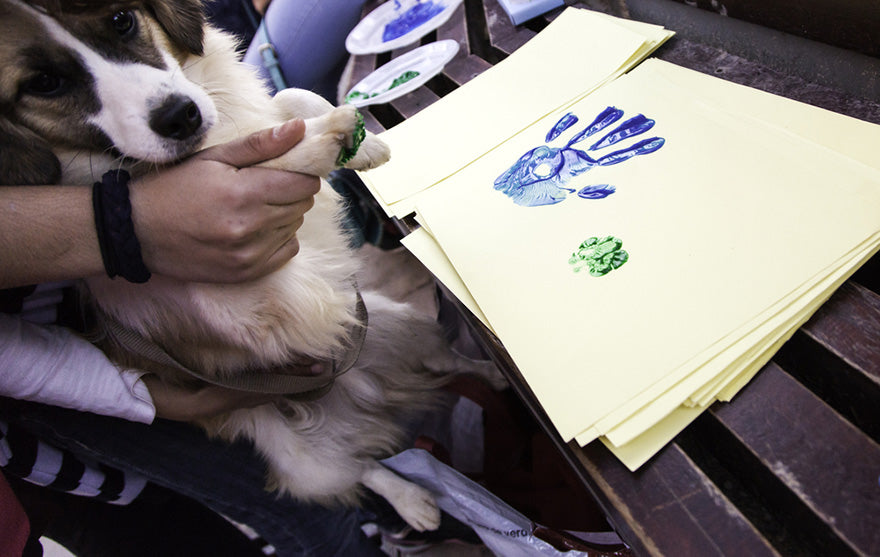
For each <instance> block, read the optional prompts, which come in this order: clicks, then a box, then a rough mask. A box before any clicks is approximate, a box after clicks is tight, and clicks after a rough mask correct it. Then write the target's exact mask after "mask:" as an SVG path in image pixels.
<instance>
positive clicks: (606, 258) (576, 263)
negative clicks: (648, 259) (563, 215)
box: [568, 236, 629, 277]
mask: <svg viewBox="0 0 880 557" xmlns="http://www.w3.org/2000/svg"><path fill="white" fill-rule="evenodd" d="M622 248H623V240H621V239H620V238H615V237H614V236H606V237H604V238H602V239H599V238H597V237H595V236H594V237H592V238H589V239H587V240H585V241H584V242H583V243H581V245H580V246H578V249H577V251H575V252H574V253H572V254H571V257H570V258H569V259H568V263H569V265H571V266H572V270H573V271H574V272H575V273H579V272H581V271H585V270H589V272H590V274H591V275H592V276H594V277H601V276H604V275H607V274H608V273H610V272H611V271H613V270H614V269H617V268H619V267H620V266H621V265H623V264H624V263H626V262H627V260H629V254H628V253H627V252H626V251H625V250H624V249H622Z"/></svg>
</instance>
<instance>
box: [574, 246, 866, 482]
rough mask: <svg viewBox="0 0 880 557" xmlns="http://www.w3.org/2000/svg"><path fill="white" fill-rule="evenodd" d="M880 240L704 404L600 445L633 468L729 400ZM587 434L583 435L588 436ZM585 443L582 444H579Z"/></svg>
mask: <svg viewBox="0 0 880 557" xmlns="http://www.w3.org/2000/svg"><path fill="white" fill-rule="evenodd" d="M878 243H880V237H877V238H874V239H872V241H871V242H870V245H871V248H870V249H864V250H863V251H862V252H861V253H860V254H859V255H858V256H857V257H855V258H854V259H853V260H852V261H851V262H850V263H849V264H848V265H847V266H846V267H845V268H843V269H841V270H840V271H839V272H837V273H835V274H834V275H833V276H831V277H828V278H827V279H826V280H825V281H823V282H822V283H821V284H819V285H817V287H816V288H815V289H814V290H815V291H814V293H813V294H814V295H815V296H816V297H815V298H814V299H813V301H812V304H811V306H812V307H810V308H808V309H806V310H805V311H804V312H803V314H802V315H800V316H798V317H796V318H793V319H792V320H791V322H790V323H789V324H788V327H787V328H786V333H785V334H782V335H779V336H778V337H777V339H776V341H775V342H773V343H772V344H769V345H765V347H764V349H763V350H762V351H761V353H760V354H758V355H756V356H755V357H754V358H753V361H752V362H750V363H749V364H748V365H746V366H744V368H743V369H742V370H741V371H740V372H739V373H737V374H735V375H734V376H733V377H731V381H730V382H729V384H728V385H726V387H725V388H724V389H723V390H721V391H720V392H718V391H716V394H715V396H713V398H712V400H710V401H707V402H706V403H705V404H702V405H696V406H678V407H676V408H675V409H673V410H672V411H671V412H670V413H669V414H667V415H666V416H664V417H663V418H661V419H660V420H658V421H657V422H656V423H655V424H654V425H653V426H652V427H651V428H650V429H648V430H647V431H645V432H643V433H642V434H641V435H639V436H637V437H634V438H632V439H630V440H628V441H627V442H626V443H622V444H619V445H618V444H615V443H613V442H611V440H610V439H609V438H608V437H605V436H603V437H601V440H602V442H603V444H604V445H605V446H606V447H608V449H609V450H610V451H611V452H612V453H614V455H615V456H616V457H617V458H618V459H619V460H620V461H621V462H623V464H624V465H625V466H626V467H627V468H629V469H630V470H632V471H635V470H637V469H638V468H639V467H640V466H642V465H643V464H644V463H645V462H647V461H648V460H649V459H650V458H651V457H652V456H654V455H655V454H656V453H657V452H659V451H660V449H662V448H663V446H664V445H666V444H667V443H669V442H670V441H672V439H673V438H674V437H675V436H676V435H678V434H679V433H681V431H682V430H684V428H685V427H687V426H688V425H689V424H690V423H691V422H692V421H693V420H695V419H696V418H697V417H698V416H699V415H700V414H701V413H702V412H703V411H705V409H706V408H707V407H708V406H709V404H711V403H712V402H714V401H715V400H720V401H730V400H731V399H732V398H733V396H734V395H735V394H736V393H737V392H739V390H740V389H742V388H743V387H744V386H745V385H746V384H747V383H748V382H749V381H750V380H751V379H752V377H754V375H755V374H756V373H757V372H758V371H760V369H761V368H762V367H763V366H764V364H766V363H767V362H768V361H769V360H770V358H772V356H773V354H775V353H776V351H777V350H779V348H780V347H781V346H782V344H783V343H784V342H785V341H786V340H787V339H788V338H789V337H790V336H791V334H793V333H794V332H795V331H796V330H797V329H798V327H800V325H802V324H803V323H804V322H806V320H807V319H808V318H809V315H812V313H814V312H815V310H816V309H818V308H819V306H820V305H821V303H822V302H824V301H825V300H827V299H828V297H830V296H831V294H833V293H834V291H835V290H836V289H837V288H839V287H840V285H841V284H843V281H844V280H846V278H847V277H849V276H850V275H851V274H852V272H853V271H854V270H855V269H856V268H858V266H859V265H861V264H862V263H864V262H865V261H867V260H868V259H870V257H872V256H873V255H874V254H875V253H877V245H878ZM589 435H590V433H588V434H587V436H589ZM583 444H586V443H583Z"/></svg>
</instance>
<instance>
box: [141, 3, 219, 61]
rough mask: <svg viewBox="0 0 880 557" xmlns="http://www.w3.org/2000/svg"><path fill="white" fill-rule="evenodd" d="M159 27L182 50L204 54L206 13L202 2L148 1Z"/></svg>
mask: <svg viewBox="0 0 880 557" xmlns="http://www.w3.org/2000/svg"><path fill="white" fill-rule="evenodd" d="M147 4H148V5H149V6H150V8H151V9H152V12H153V16H154V17H155V18H156V21H158V22H159V25H161V26H162V28H163V29H165V32H166V33H168V36H169V37H170V38H171V40H172V41H174V42H175V44H177V46H179V47H180V48H183V49H184V50H186V51H187V52H190V53H192V54H196V55H199V56H201V55H202V54H203V53H204V39H205V23H206V19H205V12H204V10H203V8H202V3H201V1H200V0H148V2H147Z"/></svg>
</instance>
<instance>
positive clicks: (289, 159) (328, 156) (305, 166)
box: [281, 105, 363, 176]
mask: <svg viewBox="0 0 880 557" xmlns="http://www.w3.org/2000/svg"><path fill="white" fill-rule="evenodd" d="M359 121H360V115H359V114H358V112H357V109H356V108H355V107H353V106H351V105H343V106H340V107H338V108H334V109H333V110H331V111H330V112H327V113H326V114H322V115H321V116H317V117H315V118H309V119H308V120H306V121H305V124H306V134H305V137H303V139H302V141H300V142H299V144H297V145H296V146H295V147H294V148H293V149H291V150H290V151H288V153H287V154H285V155H283V156H282V157H281V158H282V159H283V161H284V162H283V166H284V167H286V168H288V169H290V170H296V171H298V172H302V173H304V174H312V175H315V176H327V174H329V173H330V172H331V171H333V170H335V169H336V168H339V166H340V165H341V164H342V160H341V159H342V157H343V155H344V154H345V153H347V152H348V151H350V150H353V149H354V147H355V146H356V144H357V143H358V142H359V141H360V140H359V139H357V137H356V136H357V133H356V132H357V131H358V130H361V139H363V131H362V130H363V127H362V124H359Z"/></svg>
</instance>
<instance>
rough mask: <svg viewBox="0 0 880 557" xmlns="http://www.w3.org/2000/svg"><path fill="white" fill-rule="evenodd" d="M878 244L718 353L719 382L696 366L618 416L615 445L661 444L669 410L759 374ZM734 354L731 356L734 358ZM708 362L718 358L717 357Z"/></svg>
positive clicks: (879, 239)
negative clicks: (659, 429) (657, 434)
mask: <svg viewBox="0 0 880 557" xmlns="http://www.w3.org/2000/svg"><path fill="white" fill-rule="evenodd" d="M878 245H880V235H875V236H874V237H873V238H871V239H870V240H869V241H867V242H865V243H864V245H862V246H860V247H859V248H857V249H856V250H854V251H855V253H854V254H848V255H847V256H846V257H844V258H843V259H844V260H845V261H842V262H838V263H836V264H835V265H834V266H833V267H832V268H831V269H829V270H827V272H823V274H822V276H821V277H817V278H816V279H815V280H812V281H810V282H809V283H808V284H807V285H805V286H804V288H802V289H799V290H798V291H797V292H796V293H795V295H793V296H791V297H789V299H788V300H787V307H786V308H784V310H782V311H780V312H779V313H777V314H775V315H773V316H772V317H771V318H770V319H768V320H767V321H766V322H764V323H762V324H761V326H760V327H759V328H757V329H756V330H755V331H753V332H752V333H751V334H749V335H747V336H745V337H743V338H741V339H740V340H739V341H738V342H736V343H734V344H733V345H731V346H730V347H729V348H727V349H726V350H724V352H722V353H721V354H719V355H718V356H716V359H722V360H723V361H722V364H721V365H720V366H708V367H709V368H710V369H711V370H712V372H714V373H715V375H714V377H713V378H714V379H718V381H710V382H709V383H705V380H704V379H703V380H701V379H700V378H699V377H698V375H699V374H698V372H699V371H702V369H699V368H698V369H697V370H696V371H695V372H694V373H692V374H691V375H690V376H688V377H687V378H686V379H684V380H682V381H681V382H679V383H678V384H677V385H675V386H674V387H672V388H671V389H669V390H668V391H667V392H665V393H663V395H661V396H659V397H657V398H655V399H653V400H652V401H650V403H649V404H647V405H646V406H645V407H643V408H641V409H639V410H638V411H637V412H635V413H633V414H632V415H630V416H628V417H627V418H626V419H625V420H621V421H619V422H618V423H617V425H616V426H615V427H614V428H612V429H611V430H610V431H607V433H606V435H605V437H606V439H607V440H608V441H609V442H610V443H611V444H612V445H615V446H622V445H626V444H630V443H632V442H633V441H634V440H635V439H637V438H639V437H644V438H645V439H646V440H643V441H642V442H641V443H640V444H639V445H640V446H645V447H646V450H647V449H648V448H650V447H652V446H657V445H661V446H662V444H663V443H665V442H666V441H654V440H652V439H653V438H652V437H651V435H649V434H647V432H649V431H650V430H651V429H652V428H653V426H654V424H655V423H657V422H659V421H660V420H662V419H664V418H665V416H666V415H668V414H669V413H671V412H672V411H673V410H674V409H675V408H677V407H679V406H681V405H684V406H688V407H699V408H705V407H707V406H708V405H709V404H711V403H712V402H714V401H715V400H716V399H718V398H719V392H720V391H721V390H722V389H723V388H725V387H727V386H729V385H730V384H732V383H736V384H741V383H742V382H741V381H737V379H738V378H743V377H751V376H753V375H754V374H755V373H757V371H758V370H760V368H761V367H763V366H764V365H765V364H766V363H767V362H768V361H769V360H770V358H772V356H773V354H775V353H776V351H777V350H778V349H779V348H780V347H781V346H782V344H783V343H784V342H785V341H786V340H788V338H790V337H791V335H792V334H794V332H795V331H796V330H797V329H798V328H799V327H800V326H801V325H803V324H804V323H805V322H806V321H807V320H808V319H809V317H810V316H811V315H812V314H813V313H815V311H816V310H817V309H819V306H820V305H821V304H822V303H823V302H824V301H826V300H827V299H828V297H830V296H831V294H832V293H833V292H834V291H835V290H836V289H837V288H839V287H840V285H841V284H842V283H843V281H844V280H846V278H848V277H849V276H850V275H852V273H853V272H855V270H856V269H857V268H858V267H859V266H860V265H862V264H863V263H864V262H865V261H867V259H869V258H870V257H871V256H872V255H873V254H874V253H876V252H877V248H878ZM728 352H729V353H731V357H730V358H727V357H726V356H727V353H728ZM731 359H732V360H733V361H730V360H731ZM710 362H711V363H714V361H710ZM701 382H703V383H704V387H705V388H706V392H703V393H701V400H700V401H699V402H698V403H693V402H691V403H689V402H688V401H687V399H686V398H685V397H686V396H687V393H689V392H693V391H694V387H695V386H699V385H700V384H701ZM732 395H733V393H732V392H729V391H727V392H726V394H725V395H724V399H725V400H730V397H731V396H732ZM577 439H578V442H581V440H585V439H584V438H583V437H581V436H579V437H578V438H577ZM583 444H586V443H583Z"/></svg>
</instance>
